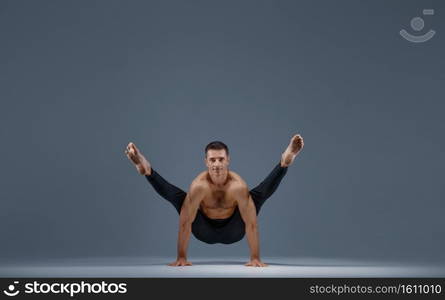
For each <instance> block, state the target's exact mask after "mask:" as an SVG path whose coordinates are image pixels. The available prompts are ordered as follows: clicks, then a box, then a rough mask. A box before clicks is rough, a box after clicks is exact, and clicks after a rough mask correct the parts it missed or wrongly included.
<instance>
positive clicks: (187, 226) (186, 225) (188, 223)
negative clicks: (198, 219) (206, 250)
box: [179, 218, 192, 230]
mask: <svg viewBox="0 0 445 300" xmlns="http://www.w3.org/2000/svg"><path fill="white" fill-rule="evenodd" d="M179 227H180V228H181V230H187V229H190V228H191V227H192V222H191V221H190V219H189V218H183V219H181V220H180V221H179Z"/></svg>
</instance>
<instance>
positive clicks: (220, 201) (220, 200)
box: [202, 190, 236, 209]
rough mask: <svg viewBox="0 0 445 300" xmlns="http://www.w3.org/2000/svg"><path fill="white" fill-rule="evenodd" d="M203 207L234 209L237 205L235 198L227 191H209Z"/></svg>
mask: <svg viewBox="0 0 445 300" xmlns="http://www.w3.org/2000/svg"><path fill="white" fill-rule="evenodd" d="M202 205H203V206H205V207H206V208H210V209H216V208H223V209H224V208H232V207H234V206H235V205H236V201H235V199H234V197H231V195H230V193H227V192H226V191H219V190H217V191H209V192H208V193H207V195H206V196H205V197H204V199H203V201H202Z"/></svg>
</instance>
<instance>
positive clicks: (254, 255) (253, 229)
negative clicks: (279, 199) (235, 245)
mask: <svg viewBox="0 0 445 300" xmlns="http://www.w3.org/2000/svg"><path fill="white" fill-rule="evenodd" d="M233 194H234V196H235V199H236V201H237V203H238V208H239V211H240V213H241V217H242V219H243V221H244V224H245V225H246V235H247V242H248V243H249V248H250V261H249V262H248V263H247V264H246V266H252V267H266V266H267V265H266V264H264V263H262V262H261V259H260V240H259V235H258V223H257V215H256V208H255V204H254V203H253V200H252V197H251V196H250V194H249V190H248V189H247V186H246V185H245V184H237V185H236V186H235V187H234V188H233Z"/></svg>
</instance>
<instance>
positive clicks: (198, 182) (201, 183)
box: [190, 171, 209, 188]
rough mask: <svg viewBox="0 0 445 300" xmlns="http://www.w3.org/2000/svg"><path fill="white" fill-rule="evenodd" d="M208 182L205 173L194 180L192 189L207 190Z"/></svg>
mask: <svg viewBox="0 0 445 300" xmlns="http://www.w3.org/2000/svg"><path fill="white" fill-rule="evenodd" d="M208 184H209V183H208V180H207V171H203V172H201V173H199V174H198V176H196V178H195V179H193V181H192V184H191V185H190V187H191V188H205V187H207V186H208Z"/></svg>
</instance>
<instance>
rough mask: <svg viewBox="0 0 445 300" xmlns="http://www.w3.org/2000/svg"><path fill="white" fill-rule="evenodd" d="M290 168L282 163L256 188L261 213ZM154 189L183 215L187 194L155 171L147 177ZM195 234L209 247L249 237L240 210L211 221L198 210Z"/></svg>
mask: <svg viewBox="0 0 445 300" xmlns="http://www.w3.org/2000/svg"><path fill="white" fill-rule="evenodd" d="M286 172H287V167H284V168H283V167H281V166H280V164H278V165H277V166H276V167H275V168H274V169H273V170H272V172H270V174H269V175H268V176H267V177H266V179H264V180H263V182H261V183H260V184H259V185H258V186H257V187H256V188H254V189H253V190H251V191H250V195H251V196H252V200H253V202H254V203H255V208H256V213H257V214H258V213H259V211H260V209H261V206H262V205H263V204H264V202H265V201H266V200H267V199H268V198H269V197H270V196H271V195H272V194H273V193H274V192H275V190H276V189H277V188H278V185H279V184H280V182H281V179H283V177H284V175H286ZM145 177H146V178H147V180H148V182H150V183H151V185H152V186H153V188H154V189H155V190H156V192H158V194H159V195H161V196H162V197H163V198H164V199H166V200H167V201H168V202H170V203H171V204H173V206H174V207H175V208H176V210H177V211H178V213H180V212H181V207H182V203H183V202H184V199H185V196H186V195H187V193H186V192H184V191H183V190H181V189H180V188H178V187H176V186H174V185H172V184H170V183H169V182H167V181H166V180H165V179H164V178H162V177H161V175H159V174H158V173H157V172H156V171H155V170H153V169H152V173H151V175H150V176H145ZM192 232H193V235H194V236H195V237H196V238H197V239H198V240H200V241H203V242H205V243H208V244H215V243H222V244H232V243H235V242H238V241H239V240H241V239H242V238H243V237H244V235H245V233H246V232H245V224H244V221H243V220H242V218H241V215H240V212H239V210H238V207H237V208H236V209H235V212H234V213H233V214H232V216H230V217H229V218H227V219H210V218H209V217H207V216H206V215H205V214H204V213H203V212H202V211H201V209H198V212H197V214H196V218H195V220H194V221H193V223H192Z"/></svg>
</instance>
